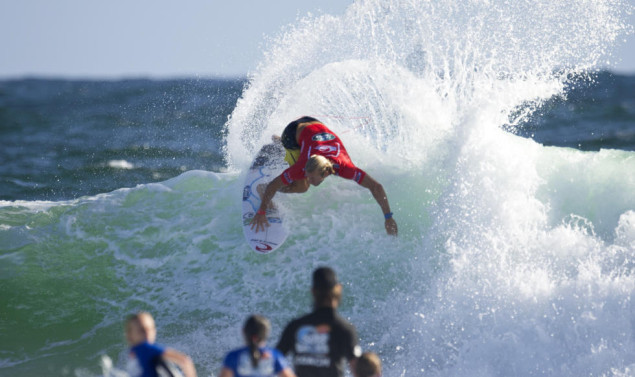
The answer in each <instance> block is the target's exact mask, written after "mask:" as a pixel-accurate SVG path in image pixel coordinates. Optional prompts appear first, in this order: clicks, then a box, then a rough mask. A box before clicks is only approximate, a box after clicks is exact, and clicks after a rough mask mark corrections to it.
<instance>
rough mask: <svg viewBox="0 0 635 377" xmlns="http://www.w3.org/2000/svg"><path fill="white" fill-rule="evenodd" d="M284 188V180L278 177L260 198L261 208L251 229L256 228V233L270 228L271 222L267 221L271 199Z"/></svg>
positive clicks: (252, 222)
mask: <svg viewBox="0 0 635 377" xmlns="http://www.w3.org/2000/svg"><path fill="white" fill-rule="evenodd" d="M283 187H284V183H282V178H281V177H280V176H277V177H276V178H274V179H273V181H271V182H269V184H268V185H267V188H265V192H264V193H263V194H262V196H261V198H260V208H258V211H257V212H256V214H255V215H254V218H253V219H252V220H251V229H254V227H256V233H258V232H260V231H261V230H265V227H267V226H269V221H268V220H267V212H266V211H267V207H268V206H269V203H271V199H273V196H274V195H276V192H277V191H278V190H280V189H281V188H283Z"/></svg>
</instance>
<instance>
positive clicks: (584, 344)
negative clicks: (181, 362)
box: [0, 0, 635, 377]
mask: <svg viewBox="0 0 635 377" xmlns="http://www.w3.org/2000/svg"><path fill="white" fill-rule="evenodd" d="M631 11H632V9H631V8H630V7H628V6H627V5H626V3H625V2H623V1H618V0H596V1H583V0H577V1H576V0H572V1H546V0H545V1H542V0H537V1H516V2H508V1H493V0H491V1H487V0H480V1H477V0H474V1H464V2H459V1H452V0H445V1H444V0H439V1H423V0H411V1H405V0H404V1H397V0H395V1H386V0H366V1H357V2H355V3H354V4H352V5H351V6H350V7H349V8H348V9H347V10H346V12H345V13H344V14H343V15H339V16H333V15H319V16H307V17H304V18H302V19H300V20H299V21H298V22H297V23H296V24H294V25H290V26H288V27H286V28H285V29H284V30H283V32H282V33H281V34H280V35H279V36H277V37H275V38H272V39H271V40H269V41H268V46H267V48H266V53H265V57H264V59H263V61H262V62H261V63H260V65H259V67H258V68H257V69H256V70H255V72H253V73H252V74H251V75H250V77H249V81H248V84H247V85H246V87H245V89H244V91H243V94H242V96H241V98H240V99H239V100H238V102H237V104H236V107H235V108H234V110H233V112H232V114H231V116H230V118H229V119H228V121H227V123H226V125H225V132H224V140H223V143H222V145H223V153H224V156H225V158H226V164H227V166H228V171H227V172H209V171H202V170H192V171H187V172H185V173H183V174H181V175H179V176H177V177H174V178H172V179H169V180H166V181H163V182H159V183H148V184H142V185H138V186H136V187H133V188H121V189H118V190H115V191H113V192H108V193H103V194H99V195H96V196H86V197H81V198H77V199H73V200H67V201H56V202H45V201H12V202H8V201H4V202H0V244H1V245H2V248H1V254H0V259H1V261H2V262H1V263H0V276H1V277H2V278H1V279H0V286H1V288H0V289H1V292H2V295H1V296H0V297H1V298H0V299H1V300H2V307H3V313H2V322H1V324H2V325H1V327H2V332H3V333H4V334H5V335H4V339H6V341H4V343H5V344H4V345H3V346H2V352H1V353H0V371H1V372H2V374H7V375H28V376H31V375H32V376H36V375H44V374H47V375H73V374H75V375H82V376H95V375H105V374H114V373H115V372H116V369H117V368H119V367H121V366H122V365H123V364H124V361H125V359H126V357H127V354H126V346H125V343H124V339H123V335H122V334H123V318H124V317H125V316H126V315H127V314H129V313H131V312H134V311H136V310H141V309H143V310H148V311H150V312H151V313H153V315H154V316H155V319H156V321H157V325H158V332H159V334H158V341H159V342H160V343H162V344H165V345H169V346H171V347H174V348H176V349H179V350H181V351H183V352H186V353H188V354H189V355H190V356H191V357H192V359H193V360H194V361H195V363H196V367H197V370H198V371H199V375H200V376H208V375H216V374H217V373H218V371H219V370H220V363H221V360H222V357H223V356H224V354H225V353H226V352H227V351H229V350H230V349H232V348H234V347H237V346H239V345H241V344H242V339H241V336H240V327H241V325H242V322H243V320H244V319H245V318H246V317H247V316H248V315H249V314H251V313H260V314H263V315H265V316H267V317H268V318H269V319H270V320H271V321H272V325H273V333H272V337H271V341H270V344H271V343H273V344H275V342H277V339H278V336H279V334H280V332H281V330H282V328H283V326H284V325H285V324H286V323H287V322H288V321H289V320H290V319H292V318H294V317H296V316H298V315H300V314H303V313H305V312H307V311H308V310H310V306H311V299H310V293H309V284H310V273H311V271H312V270H313V269H314V268H315V267H317V266H321V265H328V266H331V267H332V268H334V269H335V270H336V271H337V273H338V275H339V277H340V280H341V282H342V284H343V285H344V299H343V302H342V305H341V307H340V312H341V313H342V315H344V316H345V317H346V318H347V319H349V320H350V321H351V322H352V323H353V324H354V325H355V326H356V328H357V330H358V333H359V338H360V344H361V346H362V348H363V349H364V350H368V351H374V352H376V353H378V354H379V355H380V357H381V359H382V362H383V364H384V373H383V375H384V376H386V377H390V376H439V377H441V376H470V377H480V376H482V377H490V376H572V377H573V376H575V377H578V376H634V375H635V307H634V303H633V299H634V298H635V297H634V293H633V292H634V289H635V194H634V193H635V174H634V173H635V153H633V152H629V151H622V150H613V149H603V150H600V151H599V152H583V151H579V150H576V149H571V148H562V147H547V146H543V145H541V144H539V143H537V142H535V141H533V140H531V139H527V138H523V137H520V136H517V135H516V133H515V132H516V130H517V128H518V127H519V126H520V125H521V124H522V123H523V122H524V121H525V120H526V119H528V117H531V116H537V115H536V114H537V112H538V111H539V109H540V107H541V105H542V104H543V103H544V102H545V101H547V100H549V99H550V98H553V97H554V96H566V93H567V90H568V89H570V88H571V87H573V86H575V85H576V84H577V83H579V82H588V81H592V80H593V74H594V72H596V69H597V68H596V67H598V66H599V65H600V64H602V63H605V62H606V61H607V60H610V59H611V50H612V48H613V46H614V45H615V44H616V43H619V41H620V38H622V37H623V36H625V35H627V34H628V33H631V32H632V26H630V25H628V24H626V23H625V21H624V19H625V15H626V14H628V12H631ZM302 115H310V116H314V117H316V118H318V119H320V120H321V121H322V122H324V123H325V124H326V125H327V126H328V127H329V128H331V129H332V130H333V131H334V132H335V133H337V134H338V135H339V136H340V138H341V139H342V140H343V142H344V144H345V145H346V148H347V150H348V152H349V154H350V155H351V158H352V160H353V162H354V163H355V164H356V165H358V166H359V167H361V168H362V169H364V170H365V171H367V172H368V173H369V174H371V175H372V176H373V177H374V178H376V179H377V180H378V181H379V182H381V183H382V184H383V186H384V188H385V190H386V192H387V194H388V197H389V200H390V204H391V208H392V210H393V212H394V217H395V219H396V221H397V223H398V225H399V237H398V238H396V239H395V238H393V237H389V236H386V235H385V231H384V229H383V218H382V216H381V212H380V210H379V207H378V206H377V203H376V202H375V201H374V200H373V198H372V196H371V195H370V194H369V193H368V192H367V190H364V189H362V188H360V187H359V186H357V185H355V184H354V183H351V182H350V181H347V180H343V179H337V178H333V179H328V180H326V181H325V183H323V184H322V185H321V186H320V187H317V188H312V189H311V190H310V191H309V192H308V193H306V194H304V195H282V194H279V195H278V196H276V198H277V200H278V202H279V205H280V207H281V208H282V210H283V212H284V214H285V221H286V223H287V224H289V229H290V236H289V238H288V239H287V241H286V243H285V244H284V245H283V246H282V247H281V248H280V249H279V250H277V251H276V252H274V253H272V254H269V255H266V256H265V255H259V254H256V253H254V252H252V251H251V250H250V249H249V247H248V246H247V244H246V243H245V241H244V237H243V234H242V227H241V223H242V221H241V210H240V205H241V195H242V182H243V178H244V174H245V171H246V168H247V167H248V165H249V163H250V161H251V158H252V157H253V156H254V155H255V153H256V152H257V150H258V149H259V148H260V146H262V145H263V144H264V143H267V142H268V141H269V140H270V138H271V135H273V134H280V132H281V131H282V129H283V128H284V126H285V125H286V124H287V123H288V122H289V121H291V120H293V119H296V118H297V117H299V116H302ZM104 356H107V357H109V358H111V359H112V362H113V364H114V368H110V367H105V368H104V369H103V370H102V369H101V367H100V366H99V365H100V360H102V358H103V357H104ZM106 366H108V365H107V363H106ZM43 371H46V373H43Z"/></svg>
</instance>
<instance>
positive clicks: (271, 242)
mask: <svg viewBox="0 0 635 377" xmlns="http://www.w3.org/2000/svg"><path fill="white" fill-rule="evenodd" d="M284 154H285V151H284V148H283V147H282V144H281V143H272V144H267V145H265V146H263V147H262V148H261V149H260V151H259V152H258V154H257V155H256V158H254V161H253V162H252V164H251V167H250V168H249V171H248V172H247V176H246V177H245V185H244V187H243V233H244V234H245V239H246V240H247V243H248V244H249V246H250V247H251V248H252V249H253V250H254V251H256V252H258V253H261V254H268V253H271V252H272V251H274V250H276V249H277V248H279V247H280V246H281V245H282V243H283V242H284V240H286V239H287V235H288V234H289V233H288V231H287V229H286V228H285V226H284V223H283V218H282V214H281V213H280V211H279V209H278V208H277V206H275V203H273V204H274V207H275V208H273V209H268V210H267V220H268V221H269V226H268V227H266V228H265V230H264V231H263V230H261V231H260V232H258V233H256V232H255V231H254V230H252V229H251V220H252V219H253V218H254V215H255V214H256V211H258V208H259V207H260V194H258V190H257V187H258V185H260V184H267V183H269V182H270V181H271V180H272V179H274V178H275V177H277V176H278V175H280V173H282V171H283V170H284V169H285V168H286V167H288V165H287V164H286V162H284Z"/></svg>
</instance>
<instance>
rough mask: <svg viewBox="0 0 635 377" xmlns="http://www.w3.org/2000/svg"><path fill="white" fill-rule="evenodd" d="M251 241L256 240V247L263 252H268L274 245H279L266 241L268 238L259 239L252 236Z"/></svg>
mask: <svg viewBox="0 0 635 377" xmlns="http://www.w3.org/2000/svg"><path fill="white" fill-rule="evenodd" d="M251 241H252V242H256V245H255V247H254V249H255V250H256V251H258V252H261V253H266V252H268V251H271V250H273V248H274V247H276V246H278V244H277V243H275V242H270V241H266V240H259V239H254V238H252V239H251Z"/></svg>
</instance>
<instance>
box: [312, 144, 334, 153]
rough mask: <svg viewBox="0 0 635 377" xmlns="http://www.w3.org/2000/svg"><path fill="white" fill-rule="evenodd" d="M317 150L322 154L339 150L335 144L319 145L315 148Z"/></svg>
mask: <svg viewBox="0 0 635 377" xmlns="http://www.w3.org/2000/svg"><path fill="white" fill-rule="evenodd" d="M314 149H315V150H316V151H318V152H320V153H322V154H329V153H335V152H337V147H336V146H333V145H318V146H317V147H315V148H314Z"/></svg>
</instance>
